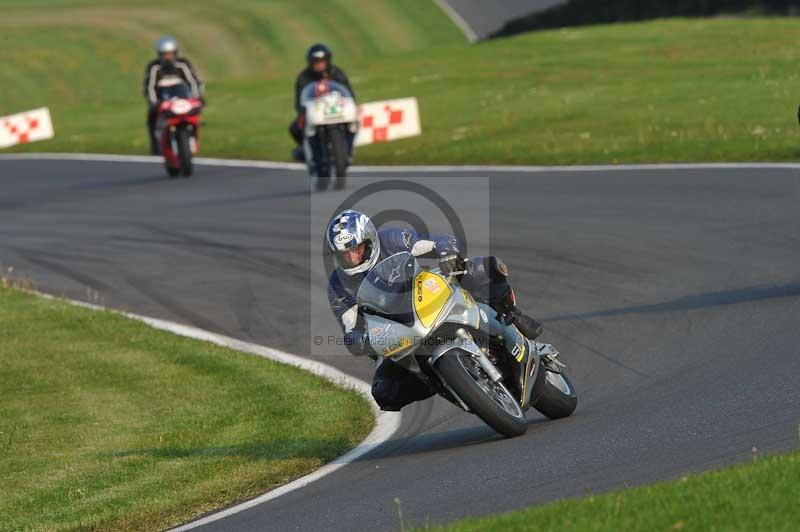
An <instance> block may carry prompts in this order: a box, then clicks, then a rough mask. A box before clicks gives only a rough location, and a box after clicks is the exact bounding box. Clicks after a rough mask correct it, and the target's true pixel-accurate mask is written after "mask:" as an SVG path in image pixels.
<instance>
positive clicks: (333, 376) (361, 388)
mask: <svg viewBox="0 0 800 532" xmlns="http://www.w3.org/2000/svg"><path fill="white" fill-rule="evenodd" d="M30 292H31V293H33V294H35V295H37V296H39V297H42V298H44V299H50V300H63V301H66V302H68V303H70V304H71V305H75V306H76V307H82V308H88V309H92V310H105V311H109V312H113V313H115V314H119V315H122V316H125V317H127V318H131V319H134V320H137V321H141V322H144V323H146V324H147V325H149V326H150V327H152V328H154V329H158V330H162V331H167V332H170V333H172V334H176V335H178V336H183V337H186V338H192V339H194V340H201V341H205V342H210V343H212V344H216V345H219V346H222V347H227V348H229V349H233V350H236V351H241V352H244V353H248V354H252V355H257V356H260V357H262V358H266V359H269V360H273V361H275V362H280V363H282V364H288V365H290V366H294V367H297V368H300V369H302V370H305V371H308V372H309V373H313V374H314V375H317V376H319V377H322V378H323V379H326V380H328V381H330V382H332V383H333V384H335V385H336V386H339V387H341V388H345V389H350V390H354V391H356V392H358V393H360V394H361V395H364V396H366V398H367V399H368V400H369V402H370V404H371V405H372V411H373V415H374V416H375V428H373V429H372V432H370V433H369V434H368V435H367V437H366V438H364V439H363V440H362V441H361V443H359V444H358V446H357V447H356V448H354V449H352V450H351V451H349V452H348V453H346V454H343V455H342V456H340V457H338V458H336V459H334V460H333V461H331V462H329V463H327V464H325V465H324V466H322V467H320V468H319V469H317V470H315V471H313V472H312V473H309V474H308V475H305V476H303V477H300V478H298V479H295V480H293V481H292V482H289V483H288V484H284V485H282V486H279V487H277V488H274V489H272V490H270V491H268V492H266V493H264V494H262V495H259V496H258V497H255V498H254V499H250V500H248V501H245V502H243V503H239V504H236V505H234V506H230V507H228V508H224V509H222V510H219V511H216V512H213V513H210V514H208V515H206V516H204V517H200V518H199V519H196V520H194V521H190V522H188V523H186V524H183V525H180V526H178V527H176V528H172V529H169V532H182V531H184V530H191V529H193V528H196V527H199V526H202V525H205V524H208V523H211V522H214V521H218V520H220V519H223V518H225V517H228V516H230V515H233V514H237V513H239V512H242V511H244V510H247V509H248V508H252V507H254V506H258V505H259V504H262V503H265V502H267V501H270V500H272V499H276V498H278V497H280V496H281V495H285V494H287V493H290V492H292V491H295V490H298V489H300V488H303V487H305V486H307V485H309V484H311V483H312V482H314V481H316V480H319V479H321V478H323V477H325V476H327V475H330V474H331V473H333V472H334V471H336V470H338V469H341V468H342V467H344V466H346V465H347V464H350V463H352V462H354V461H355V460H356V459H358V458H360V457H361V456H363V455H364V454H366V453H368V452H369V451H372V450H373V449H375V448H377V447H378V446H380V445H382V444H383V443H385V442H387V441H388V440H389V439H390V438H391V437H392V436H393V435H394V433H395V432H397V429H398V428H400V421H401V415H400V413H395V412H382V411H380V410H379V409H378V407H377V405H375V403H374V402H373V401H372V395H371V387H370V385H369V383H367V382H365V381H362V380H361V379H357V378H355V377H352V376H350V375H348V374H347V373H344V372H343V371H340V370H338V369H336V368H334V367H333V366H329V365H328V364H324V363H322V362H317V361H314V360H309V359H306V358H303V357H299V356H297V355H292V354H289V353H286V352H284V351H279V350H278V349H273V348H271V347H266V346H263V345H259V344H254V343H251V342H245V341H243V340H237V339H236V338H231V337H229V336H224V335H222V334H217V333H213V332H210V331H206V330H204V329H200V328H197V327H193V326H190V325H183V324H181V323H175V322H171V321H167V320H162V319H158V318H151V317H148V316H142V315H140V314H134V313H131V312H124V311H120V310H114V309H111V308H107V307H102V306H99V305H93V304H91V303H86V302H84V301H77V300H72V299H63V298H59V297H56V296H53V295H51V294H46V293H44V292H39V291H36V290H31V291H30Z"/></svg>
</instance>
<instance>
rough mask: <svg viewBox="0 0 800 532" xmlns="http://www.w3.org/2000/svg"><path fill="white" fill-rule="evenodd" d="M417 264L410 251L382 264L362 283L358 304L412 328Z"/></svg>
mask: <svg viewBox="0 0 800 532" xmlns="http://www.w3.org/2000/svg"><path fill="white" fill-rule="evenodd" d="M416 270H417V261H416V259H414V256H413V255H411V253H408V252H407V251H403V252H401V253H396V254H395V255H392V256H391V257H388V258H386V259H384V260H383V261H382V262H379V263H378V264H377V265H376V266H375V267H374V268H372V270H371V271H370V272H369V274H367V276H366V277H365V278H364V280H363V281H362V282H361V286H360V287H359V289H358V295H357V296H356V299H357V302H358V305H359V306H360V307H363V308H365V309H367V310H368V311H371V312H374V313H376V314H378V315H380V316H383V317H385V318H388V319H390V320H392V321H396V322H398V323H402V324H404V325H407V326H408V327H412V326H413V325H414V323H415V322H416V319H415V316H414V278H415V274H416Z"/></svg>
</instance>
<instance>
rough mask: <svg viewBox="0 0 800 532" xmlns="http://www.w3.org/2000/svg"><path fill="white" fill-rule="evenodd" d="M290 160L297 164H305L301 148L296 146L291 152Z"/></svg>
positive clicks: (303, 152)
mask: <svg viewBox="0 0 800 532" xmlns="http://www.w3.org/2000/svg"><path fill="white" fill-rule="evenodd" d="M292 159H294V160H295V161H297V162H299V163H303V162H305V160H306V154H305V151H304V150H303V147H302V146H297V147H296V148H295V149H293V150H292Z"/></svg>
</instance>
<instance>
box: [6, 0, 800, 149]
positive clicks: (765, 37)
mask: <svg viewBox="0 0 800 532" xmlns="http://www.w3.org/2000/svg"><path fill="white" fill-rule="evenodd" d="M4 4H8V5H7V6H4V7H3V17H2V20H0V31H2V34H3V43H4V46H2V47H0V63H1V64H3V68H2V69H0V114H3V113H5V112H12V111H15V110H20V109H25V108H30V107H34V106H39V105H49V106H51V108H52V110H53V112H54V117H55V122H56V130H57V137H56V139H55V140H53V141H48V142H42V143H38V144H33V145H30V146H25V147H20V148H15V150H18V151H91V152H117V153H145V152H146V150H147V142H146V138H145V135H144V102H143V99H142V97H141V95H140V83H141V76H142V68H143V65H144V64H145V62H146V60H147V59H148V58H149V57H150V55H151V52H150V50H149V47H150V45H151V41H152V40H153V39H154V38H155V37H156V36H157V35H158V34H159V33H161V32H162V31H171V32H173V33H176V34H177V35H178V36H179V37H181V38H182V39H183V40H184V41H185V46H184V49H185V50H186V52H187V54H188V55H189V56H190V57H191V58H193V59H194V60H195V61H196V62H197V63H198V64H199V67H200V70H201V72H202V73H203V74H204V76H205V77H206V78H207V79H208V80H209V81H208V84H207V95H208V101H209V106H208V108H207V111H206V113H205V115H204V116H205V120H206V122H207V126H206V127H205V128H204V129H203V132H202V152H203V154H205V155H209V156H223V157H245V158H256V159H279V160H285V159H287V158H288V155H289V150H290V148H291V141H290V139H289V137H288V135H287V133H286V126H287V124H288V122H289V121H290V120H291V119H292V117H293V116H292V115H293V111H292V95H291V87H292V83H293V78H294V75H295V74H296V73H297V71H298V70H299V68H300V66H301V64H302V55H303V51H304V50H305V47H306V46H307V44H309V43H310V42H312V41H315V40H324V41H327V42H330V43H331V44H332V46H333V47H334V49H335V57H336V62H337V63H339V64H340V65H341V66H343V67H344V68H345V69H346V70H347V71H348V72H349V73H350V75H351V78H352V79H353V82H354V85H355V87H356V90H357V92H358V94H359V97H360V99H361V100H363V101H367V100H375V99H383V98H392V97H402V96H417V97H418V98H419V100H420V106H421V112H422V121H423V131H424V134H423V136H421V137H417V138H414V139H408V140H403V141H397V142H393V143H388V144H384V145H376V146H367V147H363V148H361V149H359V150H358V153H357V160H358V162H361V163H518V164H523V163H530V164H575V163H622V162H664V161H725V160H736V161H766V160H771V161H789V160H794V159H795V158H796V157H797V155H798V152H800V150H798V145H800V128H798V125H797V119H796V108H797V103H798V101H800V77H798V73H797V64H798V62H799V61H800V49H798V46H797V42H800V24H798V23H797V19H794V18H781V19H748V18H718V19H708V20H704V19H693V20H681V19H675V20H662V21H653V22H646V23H637V24H619V25H608V26H596V27H585V28H580V29H570V30H561V31H550V32H541V33H534V34H526V35H520V36H516V37H513V38H508V39H500V40H496V41H491V42H485V43H481V44H478V45H468V44H466V42H465V40H464V39H463V38H462V37H461V36H460V35H459V34H458V32H457V30H456V29H455V28H454V27H453V26H452V24H451V23H450V22H449V20H447V19H446V17H445V16H444V15H443V14H442V13H441V12H439V10H438V9H437V8H436V6H435V5H434V4H433V2H430V1H428V0H414V1H413V2H411V6H412V7H408V6H409V3H405V2H402V3H401V1H400V0H381V1H371V0H359V6H360V7H357V8H354V7H353V5H352V4H351V3H349V2H345V0H340V1H338V2H331V3H327V4H325V7H324V8H315V9H309V6H310V5H311V4H313V5H314V6H319V5H320V4H318V3H313V2H311V1H310V0H308V1H301V2H290V1H289V0H285V1H276V2H268V3H265V2H255V1H245V2H242V3H237V6H238V7H235V8H232V7H229V6H228V4H226V6H225V7H224V8H219V7H215V5H214V4H213V3H212V2H210V1H209V0H201V1H199V2H197V3H196V4H195V5H196V6H197V7H196V8H193V10H192V11H191V15H190V20H189V22H188V23H186V24H181V23H179V22H178V16H179V15H178V14H179V13H183V11H182V10H181V9H180V8H179V7H177V6H180V5H182V4H178V3H173V2H168V3H167V4H166V6H165V7H163V8H155V7H148V6H144V7H142V6H141V5H140V4H136V6H132V4H131V2H119V3H115V4H114V7H102V6H97V5H94V4H97V2H89V1H84V2H80V4H88V6H83V7H82V6H81V5H79V6H78V7H75V6H72V7H65V6H66V2H63V1H62V2H57V1H55V0H37V2H35V5H36V6H41V7H38V8H35V7H30V5H31V4H30V3H24V5H26V6H28V7H24V8H21V7H15V6H19V5H23V3H22V2H19V1H14V2H9V1H8V0H6V1H5V2H3V0H0V5H4ZM126 5H128V7H126ZM46 6H55V7H48V8H47V9H44V7H46ZM58 6H62V7H58ZM42 29H45V30H46V31H42ZM12 151H13V150H12Z"/></svg>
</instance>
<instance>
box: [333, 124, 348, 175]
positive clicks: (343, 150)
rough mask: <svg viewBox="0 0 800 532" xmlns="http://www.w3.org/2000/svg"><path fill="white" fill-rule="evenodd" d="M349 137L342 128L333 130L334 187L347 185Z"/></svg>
mask: <svg viewBox="0 0 800 532" xmlns="http://www.w3.org/2000/svg"><path fill="white" fill-rule="evenodd" d="M347 152H348V150H347V138H345V134H344V131H342V129H341V128H338V127H337V128H334V129H332V130H331V149H330V157H331V158H332V159H333V160H332V161H331V167H332V168H333V169H334V170H335V171H336V182H335V184H334V186H333V187H334V188H336V189H340V190H341V189H343V188H344V187H345V186H346V185H347Z"/></svg>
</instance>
